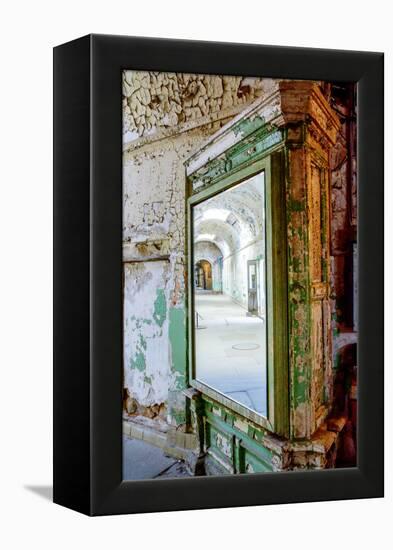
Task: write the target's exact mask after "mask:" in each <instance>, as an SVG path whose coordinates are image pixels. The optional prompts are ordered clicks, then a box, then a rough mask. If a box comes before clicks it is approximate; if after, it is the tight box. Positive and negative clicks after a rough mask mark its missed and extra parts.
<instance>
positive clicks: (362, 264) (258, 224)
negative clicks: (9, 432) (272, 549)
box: [54, 35, 383, 515]
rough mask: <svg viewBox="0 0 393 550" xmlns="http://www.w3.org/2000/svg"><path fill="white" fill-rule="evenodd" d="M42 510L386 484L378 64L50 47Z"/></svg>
mask: <svg viewBox="0 0 393 550" xmlns="http://www.w3.org/2000/svg"><path fill="white" fill-rule="evenodd" d="M54 246H55V249H54V501H55V502H56V503H58V504H62V505H64V506H68V507H70V508H72V509H75V510H78V511H80V512H83V513H86V514H89V515H103V514H119V513H133V512H151V511H164V510H182V509H196V508H212V507H223V506H245V505H255V504H273V503H290V502H302V501H317V500H332V499H350V498H366V497H379V496H383V55H382V54H380V53H368V52H351V51H334V50H313V49H304V48H284V47H273V46H254V45H238V44H236V45H235V44H219V43H208V42H193V41H183V40H161V39H151V38H132V37H116V36H103V35H90V36H86V37H83V38H80V39H78V40H75V41H73V42H69V43H67V44H64V45H62V46H59V47H57V48H55V50H54Z"/></svg>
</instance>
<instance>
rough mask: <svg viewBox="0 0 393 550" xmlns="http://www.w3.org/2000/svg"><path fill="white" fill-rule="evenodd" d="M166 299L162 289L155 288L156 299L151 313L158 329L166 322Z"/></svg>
mask: <svg viewBox="0 0 393 550" xmlns="http://www.w3.org/2000/svg"><path fill="white" fill-rule="evenodd" d="M166 313H167V308H166V298H165V293H164V290H163V289H162V288H157V291H156V299H155V302H154V313H153V319H154V321H155V322H156V323H157V325H158V326H159V327H162V325H163V324H164V322H165V320H166Z"/></svg>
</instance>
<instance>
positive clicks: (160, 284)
mask: <svg viewBox="0 0 393 550" xmlns="http://www.w3.org/2000/svg"><path fill="white" fill-rule="evenodd" d="M269 86H271V81H270V80H262V79H249V78H242V77H225V76H217V77H215V76H200V75H184V74H167V73H152V72H149V73H148V72H135V71H125V72H124V73H123V136H124V137H123V260H124V262H125V263H124V294H125V298H124V336H125V341H124V346H125V349H124V385H125V389H126V395H127V406H126V408H127V410H128V412H129V414H147V415H148V416H150V417H151V418H154V417H155V416H158V414H159V412H158V411H160V417H162V410H163V407H162V406H165V410H166V420H167V422H168V423H170V424H173V425H175V426H180V425H183V424H184V423H185V398H184V396H183V394H182V390H183V389H184V388H185V387H186V385H187V384H186V376H187V374H186V372H185V366H186V353H187V348H186V315H185V277H186V265H185V246H186V243H185V223H186V217H185V216H186V213H185V188H186V178H185V170H184V164H183V163H184V161H185V159H186V158H187V157H189V156H190V155H191V154H192V153H193V152H195V151H196V150H198V149H199V148H200V146H201V144H202V143H203V142H204V141H205V140H206V138H207V137H208V136H209V135H211V134H213V133H214V132H216V131H217V130H218V129H219V128H220V127H221V126H222V125H223V124H225V123H226V122H227V121H228V120H229V119H230V118H231V117H232V116H234V115H235V114H237V113H238V112H239V111H240V110H241V109H243V108H244V106H246V105H248V104H249V103H250V102H252V101H253V100H254V99H255V98H256V97H258V96H259V95H260V94H262V93H264V90H265V89H266V88H267V87H269Z"/></svg>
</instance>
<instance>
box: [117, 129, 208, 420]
mask: <svg viewBox="0 0 393 550" xmlns="http://www.w3.org/2000/svg"><path fill="white" fill-rule="evenodd" d="M209 131H211V130H209V129H206V128H198V129H196V130H193V131H190V132H188V133H187V132H185V133H182V134H178V135H175V136H172V137H171V138H166V139H165V140H160V141H157V142H154V143H151V144H146V145H144V146H142V147H140V148H137V149H133V150H132V151H129V152H125V153H124V156H123V197H124V203H123V261H124V265H125V284H124V349H125V353H124V383H125V388H126V389H127V391H128V395H129V398H131V399H134V400H135V403H134V402H132V403H134V405H135V406H131V408H130V411H131V414H133V413H135V414H140V413H141V412H142V414H147V415H148V416H150V417H154V416H156V415H158V412H157V411H158V410H159V408H160V407H161V410H162V406H165V407H166V410H167V418H166V420H167V421H168V422H169V423H170V424H174V425H176V426H179V425H182V424H184V423H185V398H184V396H183V395H182V390H183V389H184V388H185V387H186V379H187V372H186V365H187V348H186V310H185V307H186V304H185V283H186V282H185V275H186V271H185V270H186V263H185V227H186V219H185V185H186V182H185V172H184V166H183V161H184V159H185V158H186V157H187V156H188V155H189V154H190V153H191V152H192V151H193V149H194V148H198V147H199V146H200V144H201V143H202V141H203V140H204V139H206V137H207V135H208V132H209ZM129 402H130V401H128V403H129ZM152 408H154V409H153V412H152ZM154 411H155V412H154Z"/></svg>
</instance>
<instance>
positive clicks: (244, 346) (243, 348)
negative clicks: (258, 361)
mask: <svg viewBox="0 0 393 550" xmlns="http://www.w3.org/2000/svg"><path fill="white" fill-rule="evenodd" d="M260 347H261V346H260V345H259V344H252V343H251V344H248V343H246V342H245V343H244V344H235V345H234V346H232V348H233V349H238V350H241V351H250V350H253V349H258V348H260Z"/></svg>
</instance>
